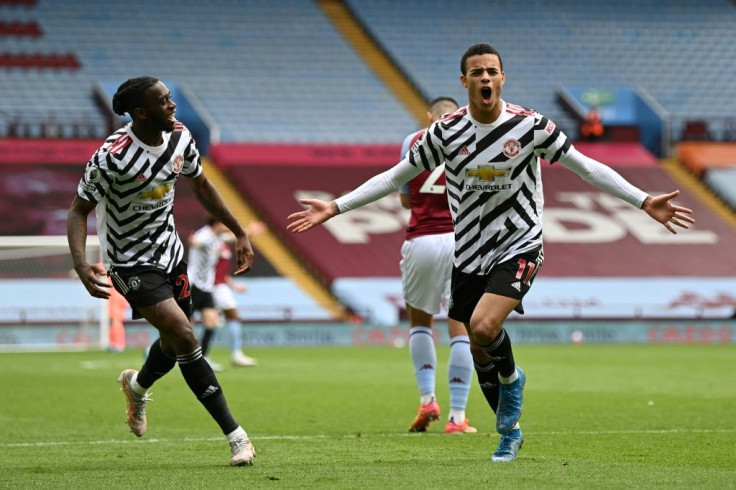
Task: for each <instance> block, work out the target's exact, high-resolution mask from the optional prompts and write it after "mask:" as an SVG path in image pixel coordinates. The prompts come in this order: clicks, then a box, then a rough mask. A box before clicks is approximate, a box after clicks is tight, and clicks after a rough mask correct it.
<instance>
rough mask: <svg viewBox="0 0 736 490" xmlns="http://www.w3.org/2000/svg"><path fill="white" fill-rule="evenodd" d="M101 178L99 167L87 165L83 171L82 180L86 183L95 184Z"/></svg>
mask: <svg viewBox="0 0 736 490" xmlns="http://www.w3.org/2000/svg"><path fill="white" fill-rule="evenodd" d="M101 178H102V172H100V167H87V170H85V171H84V181H85V182H87V183H88V184H96V183H97V182H99V181H100V179H101Z"/></svg>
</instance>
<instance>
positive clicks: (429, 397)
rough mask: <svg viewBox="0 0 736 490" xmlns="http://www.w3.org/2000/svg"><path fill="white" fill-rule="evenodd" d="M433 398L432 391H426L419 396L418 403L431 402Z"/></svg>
mask: <svg viewBox="0 0 736 490" xmlns="http://www.w3.org/2000/svg"><path fill="white" fill-rule="evenodd" d="M434 400H435V397H434V393H428V394H426V395H422V396H420V397H419V404H420V405H426V404H427V403H430V402H433V401H434Z"/></svg>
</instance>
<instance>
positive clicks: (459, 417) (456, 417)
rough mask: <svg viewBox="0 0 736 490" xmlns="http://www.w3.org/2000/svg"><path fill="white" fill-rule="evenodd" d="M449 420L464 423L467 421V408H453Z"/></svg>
mask: <svg viewBox="0 0 736 490" xmlns="http://www.w3.org/2000/svg"><path fill="white" fill-rule="evenodd" d="M447 420H452V421H453V422H455V423H456V424H462V423H463V422H465V410H455V409H454V408H451V409H450V418H448V419H447Z"/></svg>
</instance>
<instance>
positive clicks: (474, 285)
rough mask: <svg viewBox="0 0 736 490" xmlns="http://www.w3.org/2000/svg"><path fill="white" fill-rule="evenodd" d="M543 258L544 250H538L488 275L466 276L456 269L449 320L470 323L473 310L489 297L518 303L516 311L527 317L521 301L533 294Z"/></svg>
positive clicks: (497, 266)
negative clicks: (487, 295) (486, 296)
mask: <svg viewBox="0 0 736 490" xmlns="http://www.w3.org/2000/svg"><path fill="white" fill-rule="evenodd" d="M543 257H544V256H543V254H542V251H541V247H538V248H535V249H534V250H530V251H529V252H523V253H521V254H519V255H517V256H516V257H513V258H512V259H510V260H506V261H504V262H502V263H500V264H498V265H496V266H495V267H493V268H492V269H491V272H490V273H489V274H485V275H476V274H466V273H464V272H461V271H459V270H458V269H456V268H455V267H453V269H452V294H451V299H450V311H449V312H448V316H449V317H450V318H452V319H453V320H457V321H459V322H463V323H470V317H471V316H472V315H473V310H475V307H476V305H477V304H478V301H480V298H481V297H482V296H483V294H485V293H492V294H497V295H499V296H506V297H508V298H514V299H518V300H519V304H518V305H517V306H516V308H514V310H515V311H517V312H518V313H520V314H522V315H523V314H524V307H523V305H522V304H521V299H522V298H524V295H525V294H526V293H527V292H529V288H530V287H531V286H532V282H534V278H535V277H536V276H537V271H538V270H539V267H540V266H541V265H542V262H543V261H544V258H543Z"/></svg>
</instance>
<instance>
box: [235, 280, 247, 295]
mask: <svg viewBox="0 0 736 490" xmlns="http://www.w3.org/2000/svg"><path fill="white" fill-rule="evenodd" d="M232 288H233V291H235V292H236V293H244V292H246V291H247V290H248V287H247V286H245V285H244V284H240V283H237V282H234V283H233V286H232Z"/></svg>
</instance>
